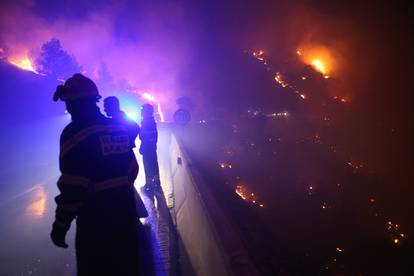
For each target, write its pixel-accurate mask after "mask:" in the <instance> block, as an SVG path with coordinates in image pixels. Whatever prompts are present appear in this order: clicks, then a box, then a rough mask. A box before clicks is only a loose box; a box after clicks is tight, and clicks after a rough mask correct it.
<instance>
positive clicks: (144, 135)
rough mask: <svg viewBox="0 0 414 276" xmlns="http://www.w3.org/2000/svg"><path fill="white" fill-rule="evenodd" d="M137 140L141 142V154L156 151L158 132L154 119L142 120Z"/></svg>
mask: <svg viewBox="0 0 414 276" xmlns="http://www.w3.org/2000/svg"><path fill="white" fill-rule="evenodd" d="M139 139H140V140H141V146H140V148H139V152H140V153H141V154H146V153H153V152H156V151H157V141H158V131H157V123H156V122H155V120H154V117H146V118H144V119H143V120H142V123H141V130H140V132H139Z"/></svg>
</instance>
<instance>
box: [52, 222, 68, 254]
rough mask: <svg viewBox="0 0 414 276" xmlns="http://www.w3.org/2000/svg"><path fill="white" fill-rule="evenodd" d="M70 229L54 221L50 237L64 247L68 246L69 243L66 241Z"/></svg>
mask: <svg viewBox="0 0 414 276" xmlns="http://www.w3.org/2000/svg"><path fill="white" fill-rule="evenodd" d="M67 231H68V229H65V228H64V227H62V226H59V225H57V224H56V223H53V228H52V232H51V233H50V238H51V239H52V241H53V243H54V244H55V245H56V246H58V247H62V248H68V245H67V244H66V242H65V237H66V233H67Z"/></svg>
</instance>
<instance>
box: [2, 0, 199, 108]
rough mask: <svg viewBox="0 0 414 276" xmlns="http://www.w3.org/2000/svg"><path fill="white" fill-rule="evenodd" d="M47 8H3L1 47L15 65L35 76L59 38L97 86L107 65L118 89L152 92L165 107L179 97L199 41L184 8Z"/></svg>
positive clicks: (37, 4)
mask: <svg viewBox="0 0 414 276" xmlns="http://www.w3.org/2000/svg"><path fill="white" fill-rule="evenodd" d="M16 2H18V1H16ZM45 5H46V4H44V3H43V2H42V1H23V2H21V3H14V2H9V3H7V1H6V2H4V1H2V3H1V4H0V26H1V27H0V48H3V49H5V52H6V57H7V60H8V61H9V62H10V63H12V64H14V65H16V66H18V67H20V68H22V69H24V70H29V71H33V72H35V71H36V68H35V65H34V62H33V61H34V60H35V58H36V56H37V55H38V54H39V52H40V48H41V46H42V44H43V43H45V42H46V41H49V40H50V39H51V38H56V39H59V40H60V42H61V44H62V47H63V49H64V50H65V51H67V52H69V53H70V54H72V55H73V56H74V57H75V58H76V60H77V62H78V63H79V65H80V66H81V67H82V69H83V72H84V73H85V74H87V75H88V76H90V77H92V78H93V79H94V80H96V81H98V82H99V80H100V78H101V75H100V68H101V67H102V65H103V64H104V65H106V67H107V68H108V71H109V74H110V75H111V77H112V80H113V82H114V83H115V84H117V87H120V86H122V87H129V88H133V89H138V90H151V91H153V93H154V95H156V96H157V99H158V100H159V101H160V102H163V100H164V99H166V98H171V97H173V99H174V97H175V96H174V95H175V94H178V95H179V94H180V92H179V91H180V89H179V87H178V85H177V76H178V75H179V74H180V72H181V70H182V68H184V67H186V66H187V64H188V61H189V60H190V58H191V54H192V50H191V45H192V37H193V36H194V35H193V33H194V31H193V29H192V28H191V26H188V25H185V23H186V22H188V20H186V19H187V18H186V16H187V14H186V10H184V9H183V8H182V7H181V6H179V5H170V4H165V5H156V4H134V2H132V1H114V2H110V3H108V4H89V3H84V2H81V3H77V4H76V3H73V4H59V5H58V4H50V6H48V7H46V6H45ZM48 5H49V4H48ZM65 5H66V6H65ZM155 11H156V13H155ZM172 26H173V27H172ZM184 27H185V28H184ZM108 93H111V91H108ZM161 95H162V96H161ZM172 102H173V101H172Z"/></svg>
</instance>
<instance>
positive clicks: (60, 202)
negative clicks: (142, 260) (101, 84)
mask: <svg viewBox="0 0 414 276" xmlns="http://www.w3.org/2000/svg"><path fill="white" fill-rule="evenodd" d="M99 98H101V96H100V95H99V93H98V89H97V87H96V85H95V84H94V83H93V82H92V80H90V79H88V78H86V77H84V76H83V75H81V74H75V75H73V76H72V77H71V78H69V79H68V80H67V81H66V82H65V84H64V85H59V86H58V87H57V89H56V92H55V94H54V97H53V99H54V101H57V100H59V99H60V100H62V101H64V102H65V104H66V108H67V111H68V112H69V113H70V114H71V117H72V122H71V123H70V124H69V125H67V126H66V127H65V129H64V130H63V132H62V134H61V139H60V156H59V165H60V170H61V172H62V174H61V176H60V178H59V180H58V183H57V185H58V188H59V191H60V194H59V195H58V196H57V197H56V198H55V201H56V203H57V208H56V220H55V222H54V223H53V228H52V232H51V238H52V241H53V243H54V244H55V245H56V246H59V247H63V248H67V247H68V245H67V244H66V242H65V236H66V233H67V231H68V230H69V228H70V225H71V222H72V221H73V220H74V219H75V218H76V257H77V268H78V275H139V265H138V259H139V246H140V242H141V241H142V240H144V238H143V226H142V225H141V224H140V222H139V219H138V218H139V217H144V216H146V215H147V214H146V210H145V209H137V208H136V200H141V199H140V198H136V197H135V188H134V186H133V182H134V180H135V178H136V177H137V174H138V164H137V161H136V159H135V156H134V154H133V152H132V145H131V143H130V139H129V134H128V132H127V131H126V129H125V127H123V126H120V125H117V124H114V123H113V121H112V120H110V119H108V118H106V117H104V116H103V115H102V114H101V113H100V111H99V108H98V107H97V105H96V102H97V101H98V100H99ZM140 205H141V206H143V205H142V204H140Z"/></svg>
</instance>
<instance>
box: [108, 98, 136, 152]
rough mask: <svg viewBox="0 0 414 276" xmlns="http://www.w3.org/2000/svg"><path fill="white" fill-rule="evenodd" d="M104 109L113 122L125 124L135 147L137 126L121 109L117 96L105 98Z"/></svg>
mask: <svg viewBox="0 0 414 276" xmlns="http://www.w3.org/2000/svg"><path fill="white" fill-rule="evenodd" d="M104 111H105V113H106V115H107V116H108V117H110V118H111V119H112V120H114V122H115V123H117V124H121V125H125V126H126V127H127V128H128V130H129V132H130V137H131V141H132V143H133V145H134V147H135V139H136V138H137V136H138V133H139V126H138V124H137V123H135V122H134V121H132V120H131V119H130V118H128V116H127V115H126V114H125V112H124V111H122V110H121V107H120V104H119V100H118V98H117V97H115V96H110V97H107V98H105V99H104Z"/></svg>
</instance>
